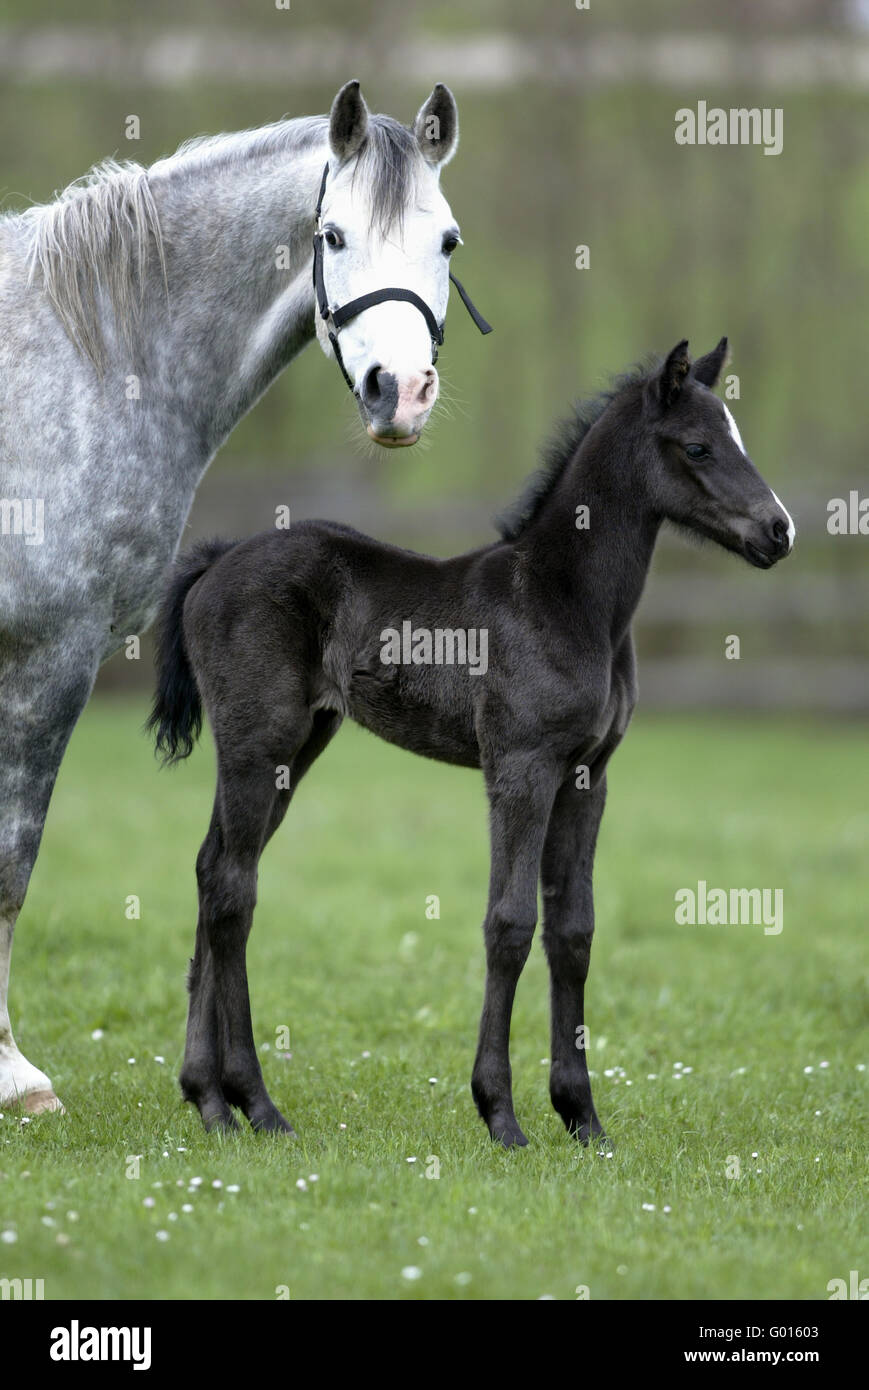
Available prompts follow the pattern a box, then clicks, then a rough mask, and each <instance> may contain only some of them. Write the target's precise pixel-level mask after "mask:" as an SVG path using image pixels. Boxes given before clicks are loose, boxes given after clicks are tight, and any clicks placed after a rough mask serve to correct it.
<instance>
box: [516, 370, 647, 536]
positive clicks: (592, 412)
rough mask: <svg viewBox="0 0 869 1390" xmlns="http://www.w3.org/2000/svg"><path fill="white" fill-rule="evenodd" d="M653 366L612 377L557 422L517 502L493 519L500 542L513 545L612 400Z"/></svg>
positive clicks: (556, 484) (538, 512)
mask: <svg viewBox="0 0 869 1390" xmlns="http://www.w3.org/2000/svg"><path fill="white" fill-rule="evenodd" d="M652 366H653V364H652V363H651V362H642V363H639V364H638V365H637V366H636V367H633V368H632V369H631V370H630V371H627V372H623V373H622V374H621V375H620V376H617V377H614V378H613V380H612V381H611V383H610V385H609V386H608V387H606V388H605V389H604V390H603V391H599V392H598V394H597V395H596V396H591V397H589V398H588V399H587V400H581V401H577V403H576V404H575V405H574V407H573V413H572V414H571V415H569V416H568V417H567V419H565V420H561V421H559V423H558V424H557V425H556V426H555V429H554V431H553V433H552V434H551V435H550V437H549V439H548V440H547V442H546V443H545V444H544V446H543V448H542V449H541V451H540V455H541V463H540V467H539V468H538V469H537V470H536V471H535V472H534V473H532V474H531V476H530V478H528V479H527V480H526V482H525V485H524V487H523V488H522V491H521V492H520V494H519V496H518V498H517V499H516V501H515V502H513V503H512V504H511V505H510V506H508V507H506V508H505V510H504V511H503V512H501V513H500V514H499V515H498V516H497V517H496V518H495V527H496V529H497V531H498V533H499V534H500V536H501V539H502V540H505V541H515V540H518V539H519V537H520V536H521V535H522V534H523V532H524V531H525V530H527V528H528V527H529V526H530V525H531V522H532V521H534V520H535V518H536V517H537V516H539V514H540V511H541V509H542V507H543V505H544V503H545V502H547V501H548V499H549V498H550V497H551V496H552V494H553V492H554V491H555V489H556V487H557V486H558V483H559V481H560V480H561V478H562V476H563V475H564V472H565V470H566V469H567V467H568V465H569V464H570V463H572V461H573V459H574V458H575V457H576V454H577V452H578V450H579V448H580V446H581V445H582V442H583V440H584V439H585V437H586V435H587V434H588V433H589V431H590V430H591V428H592V426H593V425H595V424H596V423H597V421H598V420H599V419H600V417H601V416H602V415H603V413H604V411H605V410H606V408H607V406H608V405H609V404H610V402H611V401H613V400H615V398H616V396H620V395H621V394H622V392H623V391H627V390H628V389H629V388H630V387H633V386H638V385H639V384H640V383H641V382H643V381H645V380H646V378H647V377H648V375H649V373H650V371H651V370H652Z"/></svg>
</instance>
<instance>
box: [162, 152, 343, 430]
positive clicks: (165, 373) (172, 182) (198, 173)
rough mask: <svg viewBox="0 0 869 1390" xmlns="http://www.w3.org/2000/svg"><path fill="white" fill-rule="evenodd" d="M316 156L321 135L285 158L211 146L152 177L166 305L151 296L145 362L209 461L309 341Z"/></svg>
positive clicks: (319, 160) (168, 163)
mask: <svg viewBox="0 0 869 1390" xmlns="http://www.w3.org/2000/svg"><path fill="white" fill-rule="evenodd" d="M237 138H239V137H229V139H231V140H232V139H237ZM327 157H328V149H327V142H326V131H325V125H324V130H323V136H322V140H319V139H317V138H315V139H311V138H310V136H309V137H308V138H306V139H302V138H300V142H299V147H298V148H296V149H294V148H292V147H290V148H285V149H283V150H278V149H271V150H266V151H262V150H260V151H257V149H256V146H255V145H253V146H252V149H251V152H250V153H249V154H244V153H241V154H230V153H228V152H227V151H222V150H221V147H220V145H219V144H217V145H216V146H215V147H214V149H213V150H212V149H209V148H206V149H204V150H203V151H202V152H201V155H200V154H199V153H198V152H196V151H193V152H191V153H190V154H188V155H186V156H185V155H181V156H176V157H173V158H170V159H168V160H165V161H161V162H160V163H159V164H157V165H156V166H154V168H153V169H152V171H151V178H150V181H151V186H152V191H153V194H154V198H155V201H156V203H157V207H158V211H159V215H160V222H161V227H162V231H163V237H164V243H165V250H166V271H167V281H168V289H169V295H168V302H167V299H166V295H165V293H161V291H160V289H159V288H156V287H154V286H152V290H154V293H153V294H152V295H151V296H150V301H151V306H152V308H151V314H150V316H149V322H148V326H147V331H148V337H149V348H150V353H149V356H150V360H151V362H152V364H153V367H154V370H155V375H156V377H157V378H158V381H157V388H158V390H159V389H160V388H161V387H162V388H163V389H165V390H166V391H167V392H169V393H171V394H172V396H173V398H174V401H175V404H176V407H179V406H180V407H181V408H182V409H185V410H187V411H189V412H190V415H191V416H192V418H194V419H195V420H197V421H198V422H200V423H201V430H202V433H203V439H204V442H205V445H206V448H207V450H208V452H209V454H210V453H213V452H214V450H215V449H217V448H218V447H219V445H220V444H221V443H222V442H223V440H224V439H225V438H226V436H227V435H228V434H229V432H230V431H231V430H232V429H233V427H234V426H235V424H236V423H237V422H238V420H239V419H240V418H241V416H242V415H244V414H245V412H246V411H247V410H249V409H250V407H251V406H252V405H253V403H254V402H255V401H256V400H257V398H258V397H259V396H260V395H261V394H262V393H263V391H265V389H266V387H267V386H269V384H270V383H271V382H272V380H273V379H274V378H275V377H276V376H277V374H278V373H279V372H280V371H281V370H282V369H283V367H285V366H286V365H287V363H288V362H289V361H290V360H291V359H292V358H293V357H294V356H295V355H296V354H297V353H298V352H299V351H300V350H301V349H302V348H303V347H304V346H305V345H306V344H307V343H308V342H310V341H311V339H312V338H313V336H314V293H313V285H312V276H311V258H312V245H311V239H312V233H313V225H314V212H315V207H316V202H317V189H318V186H319V181H320V178H321V175H322V171H323V166H324V164H325V162H326V159H327ZM154 274H155V275H156V270H155V272H154ZM179 394H180V395H181V396H182V400H181V401H178V399H177V398H178V395H179Z"/></svg>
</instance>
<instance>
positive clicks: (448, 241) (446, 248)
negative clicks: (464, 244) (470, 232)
mask: <svg viewBox="0 0 869 1390" xmlns="http://www.w3.org/2000/svg"><path fill="white" fill-rule="evenodd" d="M460 241H461V237H457V236H454V235H453V233H452V232H449V233H447V235H446V236H445V237H444V240H443V246H442V248H441V249H442V251H443V253H444V255H445V256H451V255H452V254H453V252H454V251H455V249H456V247H457V246H458V244H459V242H460Z"/></svg>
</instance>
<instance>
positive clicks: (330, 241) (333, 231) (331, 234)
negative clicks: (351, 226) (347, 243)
mask: <svg viewBox="0 0 869 1390" xmlns="http://www.w3.org/2000/svg"><path fill="white" fill-rule="evenodd" d="M323 240H324V241H325V243H326V245H327V246H331V248H332V250H333V251H339V250H340V249H341V247H342V246H343V245H344V238H343V237H342V235H341V233H340V232H339V231H338V229H337V227H327V228H326V229H325V231H324V232H323Z"/></svg>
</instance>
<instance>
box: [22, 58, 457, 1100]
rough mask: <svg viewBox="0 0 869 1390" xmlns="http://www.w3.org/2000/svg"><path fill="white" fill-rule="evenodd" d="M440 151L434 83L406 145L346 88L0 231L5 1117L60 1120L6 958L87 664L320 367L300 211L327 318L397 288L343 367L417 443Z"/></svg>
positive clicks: (443, 152) (93, 178)
mask: <svg viewBox="0 0 869 1390" xmlns="http://www.w3.org/2000/svg"><path fill="white" fill-rule="evenodd" d="M457 142H458V119H457V113H456V106H455V102H454V100H453V97H452V94H451V93H450V92H449V90H448V89H447V88H446V87H444V86H442V85H438V86H437V87H435V89H434V91H433V92H432V95H431V96H430V97H429V99H428V101H427V102H426V103H425V105H424V106H423V107H422V108H421V110H420V111H419V113H418V115H417V117H416V121H415V123H414V126H413V128H412V129H409V128H407V127H405V126H402V125H400V124H399V123H398V122H397V121H394V120H392V119H391V118H389V117H387V116H382V115H379V116H374V115H369V113H368V110H367V107H366V105H365V102H364V100H363V98H362V95H361V93H360V90H359V84H358V83H357V82H350V83H348V84H347V85H346V86H345V87H343V88H342V89H341V91H340V92H339V93H338V95H337V96H336V98H335V101H334V103H333V105H332V110H331V114H330V116H329V117H325V116H314V117H309V118H303V119H300V120H285V121H280V122H278V123H277V124H275V125H270V126H265V127H263V128H262V129H259V130H253V131H246V132H243V133H238V134H231V135H220V136H216V137H214V138H207V139H197V140H194V141H191V142H189V143H188V144H185V145H183V146H182V147H181V148H180V149H179V150H178V152H177V153H176V154H174V155H172V156H170V157H169V158H167V159H161V160H159V161H158V162H157V163H156V164H154V165H152V166H151V167H150V168H149V169H147V170H146V169H143V168H141V167H139V166H137V165H132V164H124V165H119V164H117V163H114V162H108V163H105V164H103V165H101V166H99V167H98V168H97V169H96V170H94V171H93V172H92V173H91V174H90V175H89V176H87V177H86V178H85V179H84V180H81V181H78V182H76V183H74V184H72V185H71V186H70V187H69V188H67V189H66V190H65V191H64V192H62V193H61V194H60V195H59V196H58V197H57V198H56V199H55V201H54V202H52V203H49V204H47V205H45V206H39V207H33V208H30V209H28V210H27V211H25V212H23V213H19V214H12V215H9V216H6V217H3V218H2V219H0V324H2V332H0V496H2V502H0V511H2V534H0V599H2V606H0V1107H2V1106H7V1105H10V1104H12V1103H14V1102H15V1101H16V1100H18V1101H21V1102H22V1104H23V1105H24V1107H25V1108H26V1109H27V1110H28V1111H30V1112H31V1113H36V1112H39V1111H42V1110H53V1109H58V1108H61V1107H60V1102H59V1100H58V1099H57V1096H56V1095H55V1093H54V1090H53V1087H52V1084H51V1082H50V1080H49V1078H48V1077H47V1076H46V1075H45V1073H44V1072H42V1071H40V1070H39V1069H38V1068H37V1067H35V1066H33V1065H32V1064H31V1063H30V1062H28V1061H27V1059H26V1058H25V1057H24V1056H23V1055H22V1053H21V1052H20V1051H19V1050H18V1047H17V1046H16V1044H15V1041H14V1039H13V1036H12V1030H11V1027H10V1022H9V1014H8V1007H7V992H8V982H9V961H10V953H11V948H12V934H13V930H14V927H15V921H16V918H17V917H18V914H19V912H20V910H21V906H22V903H23V902H24V896H25V893H26V891H27V885H28V882H29V879H30V874H31V871H32V869H33V864H34V861H35V859H36V855H37V851H38V849H39V842H40V838H41V835H42V827H43V822H44V820H45V815H46V812H47V809H48V803H49V798H50V796H51V791H52V788H53V786H54V781H55V777H56V775H57V770H58V767H59V764H60V761H61V758H62V756H63V753H64V750H65V748H66V744H67V741H68V739H69V736H70V734H71V732H72V729H73V726H74V724H75V722H76V720H77V719H78V716H79V714H80V713H81V711H82V708H83V707H84V705H85V703H86V701H87V699H88V696H89V694H90V691H91V688H92V686H93V682H94V678H95V676H96V672H97V668H98V666H99V664H100V662H101V661H104V660H105V659H106V657H108V656H110V655H111V654H112V652H113V651H115V650H116V649H117V648H118V647H119V646H121V644H122V643H123V641H124V639H125V637H126V636H127V635H128V634H132V633H138V632H141V631H142V629H143V628H144V627H145V626H147V624H148V623H149V622H150V620H151V617H152V614H153V611H154V608H155V606H156V602H157V598H158V593H159V587H160V579H161V576H162V574H163V571H164V570H165V568H166V566H167V564H168V563H169V562H170V561H171V559H172V557H173V555H174V553H175V550H176V548H177V545H178V542H179V539H180V536H181V531H182V528H183V526H184V523H185V519H186V517H187V513H188V511H189V508H190V505H191V501H192V499H193V494H194V491H195V488H196V486H197V484H198V482H199V480H200V478H201V477H202V475H203V473H204V471H205V469H206V468H207V466H208V464H209V461H210V460H211V458H212V457H213V455H214V453H215V451H216V450H217V449H218V448H219V447H220V445H221V444H222V443H223V441H224V440H225V439H226V437H227V435H228V434H229V432H230V431H231V430H232V428H233V427H234V425H235V424H236V423H237V421H238V420H239V419H240V418H241V416H242V415H244V414H245V412H246V411H247V410H249V409H250V407H251V406H252V405H253V404H254V402H255V401H256V400H257V398H258V397H259V396H260V395H261V394H262V392H263V391H264V390H265V389H266V387H267V386H268V385H269V383H270V382H271V381H272V380H273V379H274V377H275V376H276V375H277V374H278V372H280V371H281V369H282V368H283V367H285V366H286V365H287V363H288V362H290V361H291V359H292V358H293V357H294V356H295V355H296V354H297V353H298V352H299V351H300V350H301V349H302V348H303V347H304V346H305V345H306V344H307V343H308V342H310V341H311V340H312V339H313V337H314V336H315V333H316V335H317V336H318V337H319V339H320V342H321V345H322V346H323V348H324V349H325V350H326V352H327V354H331V353H332V351H333V346H332V343H333V342H335V336H334V330H335V324H334V323H330V321H328V320H327V319H324V318H322V317H321V315H320V314H319V313H317V314H316V315H315V292H314V285H313V277H312V260H313V257H312V235H313V233H314V231H315V213H316V212H317V211H319V214H320V217H319V221H318V235H319V246H320V255H321V257H322V260H321V266H322V282H323V288H324V292H325V294H326V295H327V297H328V301H329V303H330V304H331V305H339V304H342V303H343V304H345V305H346V304H347V302H348V301H351V300H353V301H354V303H355V302H356V300H358V298H359V297H362V298H365V297H367V296H370V297H371V298H373V299H374V300H375V301H378V296H377V295H376V294H374V295H371V292H372V291H376V290H379V289H381V288H382V287H383V286H397V287H399V289H400V290H402V291H403V292H404V293H405V299H404V301H403V302H402V300H401V299H400V298H399V297H398V296H395V295H394V294H390V295H389V296H387V297H386V298H385V299H384V300H383V301H382V302H375V303H373V304H372V305H371V306H370V307H366V308H364V309H362V310H360V309H359V307H358V304H357V305H356V309H355V312H354V315H353V317H352V318H351V319H350V320H349V321H347V322H346V323H344V324H343V326H342V327H341V329H340V334H341V337H340V343H341V346H340V351H339V353H338V360H339V363H340V365H341V366H342V370H343V371H344V373H345V377H346V379H347V380H348V382H349V384H350V385H351V387H352V388H353V390H354V394H355V395H356V398H357V401H358V404H359V409H360V413H361V415H362V419H363V423H364V424H365V425H366V427H367V430H368V433H369V434H370V435H371V436H372V438H374V439H375V440H377V442H378V443H381V444H384V445H396V444H406V443H413V442H414V441H415V440H416V439H417V438H418V436H419V433H420V431H421V430H422V428H423V427H424V425H425V423H426V421H427V419H428V416H429V413H430V411H431V408H432V406H433V404H434V401H435V399H436V397H437V391H438V377H437V372H436V371H435V369H434V366H433V362H432V359H433V356H434V355H435V350H434V348H433V343H434V334H433V332H432V328H431V323H432V321H434V323H435V325H436V326H437V327H438V329H439V331H440V330H442V324H443V319H444V316H445V314H446V307H447V298H448V293H449V278H448V277H449V256H450V253H451V251H452V250H453V249H454V247H455V246H456V244H457V242H458V240H459V230H458V227H457V226H456V225H455V222H454V219H453V216H452V213H451V212H450V209H449V207H448V205H447V203H446V201H445V199H444V197H443V195H442V194H441V192H440V190H439V186H438V179H439V172H440V169H441V167H442V166H443V165H444V164H445V163H446V162H447V161H448V160H449V159H450V158H451V156H452V155H453V153H454V151H455V148H456V145H457ZM327 163H328V165H329V170H328V177H326V176H325V173H324V171H325V169H326V165H327ZM318 199H319V202H320V203H321V206H320V207H319V209H318ZM354 297H355V298H354ZM426 309H428V314H426ZM330 337H331V339H332V341H331V342H330Z"/></svg>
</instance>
